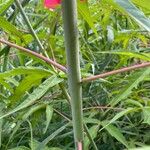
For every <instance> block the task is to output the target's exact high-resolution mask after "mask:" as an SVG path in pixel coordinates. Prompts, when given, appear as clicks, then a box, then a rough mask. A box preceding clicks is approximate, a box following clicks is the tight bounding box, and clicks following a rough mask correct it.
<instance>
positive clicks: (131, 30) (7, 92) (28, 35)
mask: <svg viewBox="0 0 150 150" xmlns="http://www.w3.org/2000/svg"><path fill="white" fill-rule="evenodd" d="M21 3H22V6H23V8H24V10H23V12H25V14H26V16H27V17H28V19H29V21H30V24H31V26H32V27H33V29H34V32H33V31H32V30H31V28H29V24H27V21H26V20H24V17H23V16H22V13H21V12H22V10H21V9H19V8H18V7H17V6H16V5H15V1H14V0H0V37H1V38H2V39H5V40H8V41H11V42H13V43H16V44H17V45H20V46H22V47H26V48H28V49H31V50H32V51H35V52H37V53H41V54H43V55H45V56H46V57H49V58H52V59H53V60H56V61H57V62H59V63H60V64H62V65H64V66H65V64H66V56H65V48H64V31H63V25H62V17H61V8H58V9H56V10H54V11H50V10H48V9H44V6H43V1H41V0H40V1H39V0H34V1H33V0H23V1H21ZM149 6H150V2H149V0H142V1H140V0H132V1H129V0H101V1H100V0H99V1H94V0H89V1H88V4H87V5H85V4H83V3H79V4H78V17H79V22H78V27H79V40H80V62H81V70H82V77H87V76H90V75H95V74H100V73H103V72H107V71H111V70H114V69H119V68H122V67H127V66H130V65H134V64H139V63H143V62H146V61H149V60H150V53H149V52H150V41H149V39H150V36H149V32H150V19H149V14H150V8H149ZM38 40H39V41H40V42H39V41H38ZM41 45H42V46H41ZM149 73H150V68H145V69H140V70H138V71H130V72H126V73H121V74H117V75H113V76H109V77H107V78H105V79H99V80H96V81H92V82H88V83H83V107H84V108H83V110H84V122H85V124H86V125H87V128H88V129H87V130H85V149H94V144H95V145H96V147H97V149H101V150H106V149H107V150H117V149H118V150H119V149H126V148H127V149H130V148H136V147H143V146H148V145H150V117H149V113H150V82H149V81H150V78H149ZM67 91H68V88H67V76H66V75H65V74H64V73H63V72H61V71H58V70H57V69H55V68H54V67H52V66H50V65H48V64H47V63H46V62H44V61H42V60H40V59H39V58H37V57H35V56H32V55H29V54H27V53H23V52H21V51H18V50H17V49H15V48H12V47H9V46H6V45H3V44H1V45H0V102H1V105H0V114H1V115H0V116H1V117H0V146H1V149H2V150H3V149H4V150H5V149H6V150H7V149H13V150H18V149H19V150H20V149H21V150H28V149H38V148H39V145H41V146H42V148H43V149H44V147H45V149H50V150H54V149H55V150H56V149H58V150H59V149H74V142H73V131H72V124H71V123H69V124H68V122H70V120H71V113H70V104H69V102H68V99H69V98H68V93H67ZM88 133H89V134H88ZM89 137H90V138H89ZM40 148H41V147H40Z"/></svg>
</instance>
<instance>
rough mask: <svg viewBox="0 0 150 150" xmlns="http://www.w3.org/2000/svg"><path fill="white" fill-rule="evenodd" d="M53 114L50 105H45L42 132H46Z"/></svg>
mask: <svg viewBox="0 0 150 150" xmlns="http://www.w3.org/2000/svg"><path fill="white" fill-rule="evenodd" d="M52 116H53V107H52V106H51V105H47V107H46V127H45V129H44V134H45V133H46V131H47V129H48V126H49V124H50V122H51V119H52Z"/></svg>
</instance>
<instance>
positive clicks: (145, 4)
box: [132, 0, 150, 11]
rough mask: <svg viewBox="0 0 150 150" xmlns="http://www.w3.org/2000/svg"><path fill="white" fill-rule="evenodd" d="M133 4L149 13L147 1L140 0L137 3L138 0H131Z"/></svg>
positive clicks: (149, 4) (149, 2) (149, 8)
mask: <svg viewBox="0 0 150 150" xmlns="http://www.w3.org/2000/svg"><path fill="white" fill-rule="evenodd" d="M132 2H133V3H135V4H136V5H137V6H139V7H141V8H143V9H145V10H148V11H150V7H149V6H150V1H149V0H142V1H139V0H132Z"/></svg>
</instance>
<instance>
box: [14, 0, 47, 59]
mask: <svg viewBox="0 0 150 150" xmlns="http://www.w3.org/2000/svg"><path fill="white" fill-rule="evenodd" d="M15 3H16V5H17V7H18V8H19V10H20V12H21V14H22V16H23V18H24V20H25V22H26V24H27V26H28V28H29V30H30V32H31V34H32V36H33V37H34V39H35V40H36V42H37V44H38V46H39V48H40V49H41V50H43V51H44V54H45V55H46V56H47V57H48V55H47V53H46V51H45V50H44V47H43V45H42V43H41V42H40V40H39V38H38V36H37V35H36V33H35V31H34V29H33V27H32V25H31V23H30V21H29V19H28V17H27V15H26V13H25V12H24V10H23V7H22V5H21V3H20V2H19V0H15Z"/></svg>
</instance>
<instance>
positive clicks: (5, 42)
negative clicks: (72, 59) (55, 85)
mask: <svg viewBox="0 0 150 150" xmlns="http://www.w3.org/2000/svg"><path fill="white" fill-rule="evenodd" d="M0 43H3V44H6V45H9V46H10V47H14V48H16V49H18V50H20V51H22V52H25V53H28V54H31V55H33V56H36V57H38V58H40V59H42V60H44V61H45V62H47V63H48V64H50V65H53V66H54V67H56V68H58V69H59V70H61V71H63V72H67V69H66V67H64V66H62V65H61V64H59V63H57V62H55V61H53V60H51V59H49V58H47V57H45V56H43V55H41V54H38V53H36V52H34V51H31V50H29V49H26V48H24V47H21V46H18V45H16V44H14V43H11V42H8V41H6V40H3V39H0Z"/></svg>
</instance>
